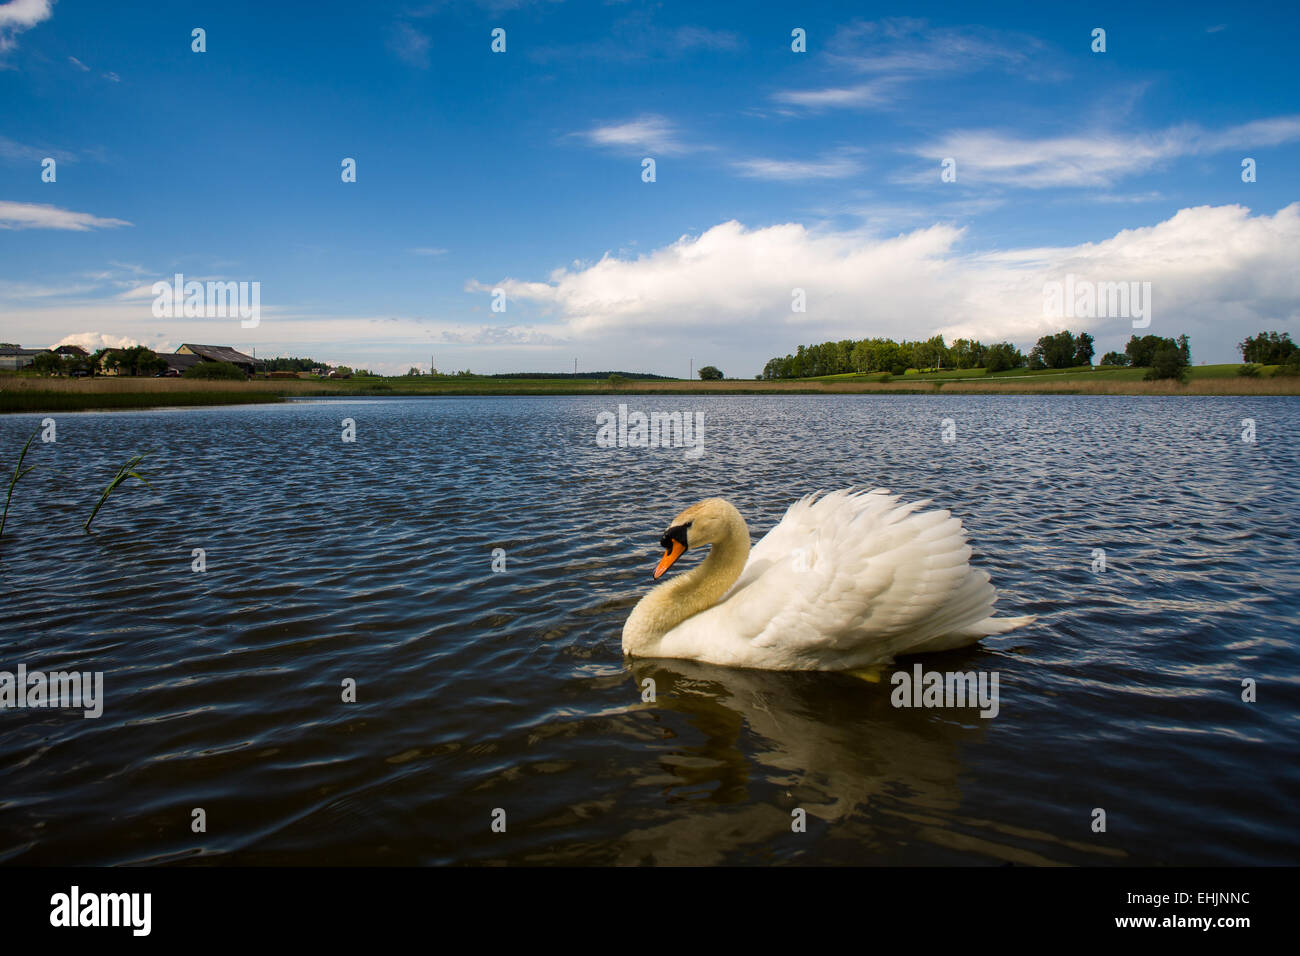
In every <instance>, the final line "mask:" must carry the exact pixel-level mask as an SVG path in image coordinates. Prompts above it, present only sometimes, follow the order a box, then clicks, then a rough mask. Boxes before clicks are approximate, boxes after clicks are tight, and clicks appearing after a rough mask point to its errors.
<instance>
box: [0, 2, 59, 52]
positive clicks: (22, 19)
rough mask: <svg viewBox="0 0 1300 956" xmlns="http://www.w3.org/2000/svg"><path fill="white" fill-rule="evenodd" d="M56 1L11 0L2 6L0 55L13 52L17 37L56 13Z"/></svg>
mask: <svg viewBox="0 0 1300 956" xmlns="http://www.w3.org/2000/svg"><path fill="white" fill-rule="evenodd" d="M53 7H54V0H10V2H9V3H6V4H4V5H2V6H0V53H4V52H5V51H7V50H11V49H13V47H14V44H15V42H16V41H15V39H14V38H15V37H16V36H17V35H18V34H20V33H22V32H23V31H24V30H30V29H31V28H32V27H34V26H36V24H38V23H40V22H42V21H43V20H48V19H49V18H50V16H51V15H52V14H53V13H54V10H53Z"/></svg>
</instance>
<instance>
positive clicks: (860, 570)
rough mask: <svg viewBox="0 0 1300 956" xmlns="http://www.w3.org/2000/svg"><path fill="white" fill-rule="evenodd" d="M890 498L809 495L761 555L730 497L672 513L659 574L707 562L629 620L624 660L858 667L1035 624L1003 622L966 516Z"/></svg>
mask: <svg viewBox="0 0 1300 956" xmlns="http://www.w3.org/2000/svg"><path fill="white" fill-rule="evenodd" d="M929 503H930V502H929V501H917V502H913V503H911V504H899V502H898V497H897V496H896V495H890V494H889V492H888V491H884V490H879V489H878V490H876V491H872V492H861V491H854V490H843V491H834V492H831V493H829V494H825V495H822V496H821V497H818V496H817V495H808V496H807V497H805V498H801V499H800V500H799V501H797V502H795V503H794V504H793V505H791V506H790V508H789V510H787V511H786V513H785V517H784V518H782V519H781V521H780V523H779V524H777V525H776V527H774V528H773V529H772V530H771V531H769V532H768V533H767V534H766V535H765V536H764V537H763V540H761V541H760V542H758V544H757V545H755V546H754V548H753V550H752V551H751V550H750V546H749V528H748V527H747V526H746V524H745V519H744V518H742V517H741V516H740V512H739V511H737V510H736V509H735V508H734V507H733V506H732V505H731V504H730V503H729V502H728V501H726V500H724V499H722V498H708V499H706V500H704V501H701V502H700V503H699V504H697V505H693V506H691V507H690V508H687V509H686V510H685V511H683V512H682V513H681V514H679V515H678V516H677V517H676V518H674V519H673V522H672V524H671V525H670V526H669V528H668V531H667V532H666V533H665V534H664V536H663V538H662V539H661V541H660V544H661V546H662V547H663V548H665V549H666V551H665V554H664V556H663V559H662V560H661V561H660V562H659V566H658V567H657V568H655V572H654V576H655V579H656V580H657V579H658V578H660V577H661V576H662V575H663V573H664V572H665V571H667V570H668V569H669V568H670V567H671V566H672V565H673V563H674V562H675V561H676V560H677V559H678V558H679V557H681V556H682V554H684V553H685V552H686V550H687V549H688V548H697V547H702V546H704V545H712V549H711V550H710V552H709V555H708V557H707V558H705V559H704V561H703V562H701V564H700V565H699V566H698V567H696V568H694V569H692V570H691V571H688V572H687V573H685V574H682V575H679V576H677V577H675V578H672V579H671V580H669V581H667V582H665V583H663V584H661V585H659V586H658V587H656V588H654V589H653V590H652V591H650V593H648V594H647V595H646V596H645V597H643V598H642V599H641V600H640V602H639V603H638V604H637V606H636V607H635V608H633V610H632V613H631V614H630V615H629V616H628V619H627V623H626V624H624V626H623V653H624V654H627V655H628V656H631V657H663V658H681V659H688V660H696V661H705V662H707V663H711V664H723V665H728V666H731V667H755V668H763V669H766V670H822V671H847V670H860V669H869V668H872V667H874V666H875V665H879V664H886V663H888V662H889V661H891V660H892V659H893V658H894V657H895V656H896V655H898V654H919V653H925V652H930V651H944V650H949V649H951V648H955V647H963V646H965V645H967V644H973V643H974V642H975V641H978V640H979V639H980V638H981V637H985V636H987V635H989V634H1001V633H1003V632H1006V631H1010V630H1013V629H1014V628H1017V627H1023V626H1024V625H1026V624H1029V623H1031V622H1032V621H1033V620H1034V618H1033V617H1032V616H1030V617H993V616H992V612H993V603H994V601H995V600H997V592H996V591H995V590H994V589H993V585H992V584H990V583H989V576H988V574H986V573H985V572H983V571H980V570H976V569H974V568H972V567H971V566H970V556H971V548H970V546H969V545H967V544H966V533H965V530H964V529H963V528H962V524H961V520H960V519H958V518H954V517H953V516H952V515H951V514H950V513H949V512H947V511H924V512H923V511H921V510H920V509H921V508H923V507H924V506H926V505H928V504H929Z"/></svg>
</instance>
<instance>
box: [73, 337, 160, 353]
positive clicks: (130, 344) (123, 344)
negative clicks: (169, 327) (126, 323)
mask: <svg viewBox="0 0 1300 956" xmlns="http://www.w3.org/2000/svg"><path fill="white" fill-rule="evenodd" d="M60 345H80V346H81V347H82V348H83V349H85V350H86V351H87V352H94V351H96V350H98V349H133V348H135V347H136V346H137V345H145V346H147V347H148V348H151V349H153V350H154V351H155V352H174V351H176V348H175V347H174V346H172V345H171V344H170V343H168V342H167V341H166V340H165V339H152V340H150V341H149V342H141V341H140V340H139V339H135V338H132V337H131V336H129V335H113V334H111V333H109V332H73V333H72V334H71V335H65V336H64V337H63V338H61V339H59V340H58V341H57V342H55V343H54V344H53V345H52V346H50V348H58V347H59V346H60Z"/></svg>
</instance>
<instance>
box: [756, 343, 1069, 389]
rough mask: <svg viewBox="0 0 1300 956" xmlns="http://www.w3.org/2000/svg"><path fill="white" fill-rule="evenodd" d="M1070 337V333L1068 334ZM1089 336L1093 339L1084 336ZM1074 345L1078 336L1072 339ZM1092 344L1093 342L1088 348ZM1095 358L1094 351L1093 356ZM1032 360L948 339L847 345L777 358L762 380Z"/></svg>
mask: <svg viewBox="0 0 1300 956" xmlns="http://www.w3.org/2000/svg"><path fill="white" fill-rule="evenodd" d="M1066 334H1067V335H1068V334H1069V333H1066ZM1083 335H1084V336H1087V333H1086V332H1085V333H1083ZM1071 339H1072V340H1073V336H1071ZM1091 347H1092V339H1091V337H1088V348H1089V349H1091ZM1088 354H1089V356H1090V357H1091V354H1092V353H1091V351H1089V353H1088ZM1028 362H1029V359H1028V357H1026V356H1025V355H1024V354H1023V353H1021V351H1020V349H1018V348H1016V347H1015V346H1014V345H1012V344H1011V343H1010V342H999V343H998V344H996V345H985V344H984V343H982V342H976V341H973V340H971V339H957V340H956V341H954V342H953V343H952V345H948V344H947V343H945V342H944V340H943V336H942V335H936V336H935V337H934V338H932V339H927V340H926V341H923V342H921V341H918V342H895V341H894V340H893V339H882V338H874V339H857V340H855V339H843V340H841V341H839V342H822V343H821V344H819V345H801V346H799V349H798V351H796V352H795V353H794V354H793V355H787V356H786V357H785V358H774V359H772V360H771V361H770V362H768V363H767V364H766V365H765V366H763V374H762V378H764V379H767V380H769V381H770V380H772V379H780V378H810V377H813V376H817V375H843V374H845V373H850V372H856V373H857V374H859V375H863V374H866V373H868V372H891V373H892V374H894V375H902V374H903V373H904V372H906V371H907V370H908V369H909V368H916V369H931V368H940V367H942V368H983V369H988V370H989V371H990V372H1000V371H1003V370H1004V369H1009V368H1021V367H1023V366H1024V365H1026V364H1028Z"/></svg>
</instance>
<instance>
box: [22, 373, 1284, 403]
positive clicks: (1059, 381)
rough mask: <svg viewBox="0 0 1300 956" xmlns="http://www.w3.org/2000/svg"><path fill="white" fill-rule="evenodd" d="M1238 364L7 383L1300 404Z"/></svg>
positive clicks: (116, 396)
mask: <svg viewBox="0 0 1300 956" xmlns="http://www.w3.org/2000/svg"><path fill="white" fill-rule="evenodd" d="M1238 368H1239V366H1237V365H1198V366H1194V367H1193V368H1192V369H1191V370H1190V373H1191V374H1190V376H1189V379H1188V381H1187V383H1186V384H1179V383H1177V382H1172V381H1164V382H1144V381H1143V380H1142V376H1143V375H1144V374H1145V370H1144V369H1131V368H1115V369H1112V368H1106V369H1103V368H1094V369H1091V370H1090V369H1087V368H1079V369H1067V370H1052V369H1043V370H1039V371H1033V372H1031V371H1029V370H1027V369H1013V370H1010V371H1007V372H999V373H997V374H995V375H986V374H985V373H984V370H983V369H945V370H944V371H941V372H922V373H909V374H907V375H897V376H893V377H892V378H891V379H890V380H889V381H884V378H885V376H883V375H880V374H873V375H828V376H822V377H820V378H806V379H794V380H789V381H780V382H760V381H752V380H745V379H726V380H724V381H720V382H691V381H686V380H684V379H683V380H676V381H674V380H664V379H644V380H638V379H624V380H622V381H620V382H618V384H617V385H611V384H610V383H609V381H607V380H604V379H557V378H524V377H521V378H488V377H485V376H452V375H438V376H397V377H392V378H379V377H367V378H351V379H329V380H326V379H299V380H296V381H295V380H292V379H265V378H259V379H253V380H252V381H247V382H228V381H213V380H202V379H186V378H122V377H100V378H93V379H71V378H42V377H39V376H36V375H30V374H26V373H19V374H15V373H7V374H0V412H55V411H87V410H94V409H115V408H118V409H121V408H159V407H168V406H178V405H236V404H246V403H256V402H279V401H283V400H285V399H286V398H295V397H296V398H311V397H326V396H348V395H357V396H380V395H394V396H397V395H426V396H438V395H448V396H451V395H707V394H730V395H772V394H776V395H790V394H795V395H819V394H821V395H832V394H912V395H917V394H920V395H933V394H943V395H967V394H971V395H978V394H995V395H1025V394H1030V395H1032V394H1039V395H1300V377H1298V376H1283V375H1276V376H1275V375H1273V374H1272V373H1273V372H1274V371H1275V369H1273V368H1265V369H1263V372H1262V375H1261V376H1260V377H1259V378H1244V377H1242V376H1239V375H1238V374H1237V369H1238Z"/></svg>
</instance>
